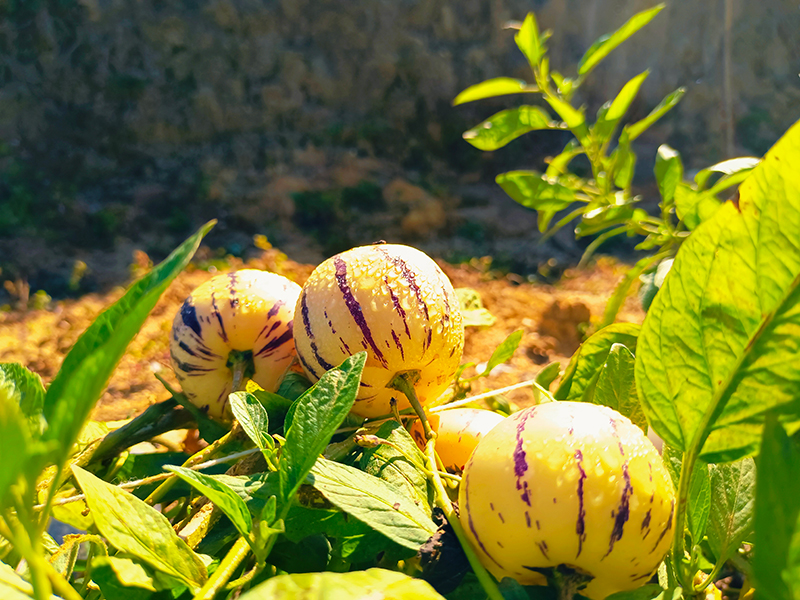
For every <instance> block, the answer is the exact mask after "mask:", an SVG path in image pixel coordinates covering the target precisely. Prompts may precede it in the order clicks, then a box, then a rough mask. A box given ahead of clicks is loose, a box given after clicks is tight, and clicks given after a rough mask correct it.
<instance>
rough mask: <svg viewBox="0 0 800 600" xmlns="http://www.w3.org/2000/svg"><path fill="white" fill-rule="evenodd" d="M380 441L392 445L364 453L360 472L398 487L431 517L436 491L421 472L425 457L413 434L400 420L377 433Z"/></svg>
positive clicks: (383, 426) (389, 422)
mask: <svg viewBox="0 0 800 600" xmlns="http://www.w3.org/2000/svg"><path fill="white" fill-rule="evenodd" d="M375 435H377V436H378V437H379V438H381V439H384V440H387V441H389V442H390V443H391V444H392V445H391V446H390V445H388V444H381V445H380V446H378V447H376V448H371V449H368V450H365V451H364V454H363V455H362V456H361V461H360V467H361V470H362V471H364V472H365V473H369V474H370V475H374V476H375V477H379V478H380V479H383V480H384V481H388V482H389V483H391V484H393V485H395V486H396V487H397V488H398V489H400V490H402V491H403V492H404V493H405V495H406V496H407V497H409V498H411V499H413V500H414V501H415V502H417V504H419V506H420V507H422V509H423V510H424V511H425V512H426V513H428V514H430V512H431V503H432V502H433V489H432V488H430V486H429V485H428V478H427V477H425V474H424V473H423V472H422V471H421V470H420V467H421V466H422V465H424V464H425V457H424V456H423V454H422V452H421V451H420V449H419V447H417V444H416V442H414V440H413V439H412V438H411V435H410V434H409V433H408V432H407V431H406V430H405V429H404V428H403V426H402V425H401V424H400V423H398V422H397V421H394V420H392V421H387V422H386V423H384V424H383V425H381V426H380V428H379V429H378V431H376V432H375Z"/></svg>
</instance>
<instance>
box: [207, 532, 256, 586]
mask: <svg viewBox="0 0 800 600" xmlns="http://www.w3.org/2000/svg"><path fill="white" fill-rule="evenodd" d="M249 552H250V544H249V543H248V542H247V538H245V537H244V536H242V537H240V538H239V539H238V540H236V543H235V544H234V545H233V546H232V547H231V549H230V550H228V553H227V554H226V555H225V558H223V559H222V562H221V563H220V565H219V567H217V570H216V571H214V574H213V575H212V576H211V577H210V578H209V580H208V581H206V584H205V585H204V586H203V587H202V589H201V590H200V591H199V592H197V594H196V595H195V597H194V599H193V600H212V599H213V598H214V596H215V595H216V594H217V592H218V591H220V590H221V589H222V588H223V587H225V584H226V583H228V580H230V578H231V576H232V575H233V572H234V571H235V570H236V569H237V568H238V567H239V565H240V564H241V562H242V561H243V560H244V559H245V557H246V556H247V554H248V553H249Z"/></svg>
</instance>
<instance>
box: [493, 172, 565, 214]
mask: <svg viewBox="0 0 800 600" xmlns="http://www.w3.org/2000/svg"><path fill="white" fill-rule="evenodd" d="M496 181H497V183H498V185H499V186H500V187H501V188H503V191H505V193H506V194H508V195H509V196H511V198H512V199H513V200H515V201H516V202H519V203H520V204H522V206H526V207H528V208H532V209H534V210H538V211H546V210H556V211H557V210H563V209H565V208H567V207H568V206H569V205H570V204H572V203H573V202H574V201H575V191H574V190H572V189H571V188H568V187H567V186H564V185H561V184H560V183H558V181H557V180H555V179H549V178H546V177H545V176H544V175H542V174H541V173H537V172H536V171H509V172H508V173H501V174H500V175H498V176H497V178H496Z"/></svg>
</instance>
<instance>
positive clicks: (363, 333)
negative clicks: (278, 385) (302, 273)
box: [294, 244, 464, 417]
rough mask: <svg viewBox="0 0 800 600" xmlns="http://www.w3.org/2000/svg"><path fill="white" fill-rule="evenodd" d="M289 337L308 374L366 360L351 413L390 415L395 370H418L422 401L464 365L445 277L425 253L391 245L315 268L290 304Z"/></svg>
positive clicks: (401, 402) (456, 312)
mask: <svg viewBox="0 0 800 600" xmlns="http://www.w3.org/2000/svg"><path fill="white" fill-rule="evenodd" d="M295 312H296V313H297V319H296V320H295V323H294V340H295V345H296V347H297V356H298V358H299V359H300V363H301V364H302V365H303V368H304V370H305V372H306V374H307V375H308V376H309V377H311V378H312V380H316V379H319V378H320V377H321V376H322V374H323V373H324V372H325V371H327V370H328V369H331V368H333V367H334V366H336V365H339V364H340V363H341V362H342V361H343V360H344V359H346V358H347V357H348V356H351V355H353V354H356V353H357V352H361V351H363V350H366V351H367V353H368V358H367V362H366V366H365V367H364V372H363V375H362V377H361V389H360V390H359V393H358V396H357V398H356V402H355V405H354V406H353V412H354V413H356V414H358V415H361V416H363V417H373V416H378V415H382V414H387V413H389V412H390V411H391V406H390V401H391V399H392V398H396V399H397V401H398V407H399V408H400V409H404V408H407V407H408V406H409V403H408V401H407V400H406V398H405V396H404V395H403V394H402V393H400V392H397V391H396V390H394V389H390V388H389V387H387V386H388V385H389V384H390V383H391V382H392V380H393V379H394V377H395V375H397V374H398V373H403V372H408V371H418V373H419V379H418V380H417V381H416V383H414V389H415V390H416V393H417V396H418V397H419V400H420V402H421V403H422V404H423V405H426V404H430V403H431V402H433V401H434V400H436V399H437V398H439V396H441V395H442V393H443V392H444V391H445V390H446V389H447V386H448V385H449V384H450V382H451V381H452V379H453V376H454V375H455V372H456V369H457V368H458V365H459V363H460V362H461V353H462V351H463V349H464V326H463V324H462V319H461V310H460V308H459V304H458V298H457V297H456V295H455V292H454V291H453V286H452V284H451V283H450V280H449V279H448V278H447V277H446V276H445V274H444V273H442V270H441V269H440V268H439V267H438V266H437V264H436V263H435V262H433V260H431V259H430V257H428V256H427V255H426V254H424V253H422V252H420V251H419V250H416V249H414V248H409V247H408V246H401V245H395V244H375V245H372V246H362V247H360V248H353V249H352V250H348V251H347V252H342V253H341V254H337V255H336V256H334V257H332V258H329V259H328V260H326V261H325V262H323V263H322V264H321V265H319V266H318V267H317V268H316V269H315V270H314V272H313V273H312V274H311V277H309V279H308V281H306V283H305V285H304V286H303V291H302V293H301V295H300V299H299V300H298V302H297V307H296V309H295Z"/></svg>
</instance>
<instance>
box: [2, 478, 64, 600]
mask: <svg viewBox="0 0 800 600" xmlns="http://www.w3.org/2000/svg"><path fill="white" fill-rule="evenodd" d="M14 508H15V509H16V511H17V514H16V518H9V517H10V514H8V513H7V514H6V515H5V516H4V519H5V522H6V524H7V525H8V531H7V532H4V533H8V534H10V537H9V539H10V540H11V542H12V543H13V545H14V547H15V548H16V549H17V551H18V552H19V553H20V555H21V556H22V557H23V558H24V559H25V560H26V561H27V562H28V567H29V568H30V570H31V584H32V585H33V595H34V597H35V598H36V600H49V599H50V596H52V595H53V587H52V585H51V584H50V578H49V577H48V574H47V569H46V565H47V564H48V563H47V560H45V558H44V556H43V553H42V544H41V539H40V540H38V543H37V540H36V538H34V537H33V535H32V534H33V533H34V530H35V529H37V527H36V526H35V525H34V523H33V521H32V520H31V518H30V514H28V511H27V510H26V508H27V506H26V503H25V501H24V500H23V499H22V498H21V495H20V494H19V493H16V494H14Z"/></svg>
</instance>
